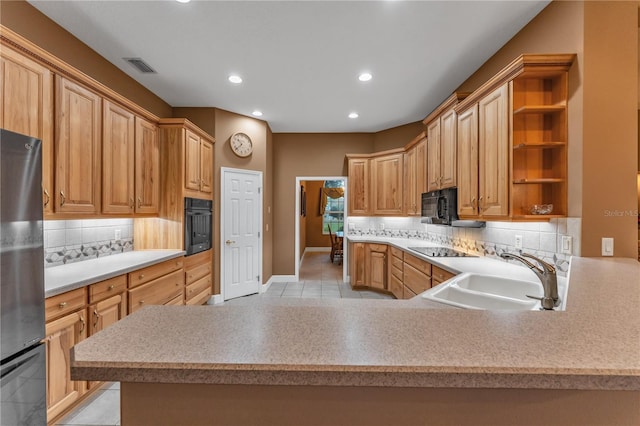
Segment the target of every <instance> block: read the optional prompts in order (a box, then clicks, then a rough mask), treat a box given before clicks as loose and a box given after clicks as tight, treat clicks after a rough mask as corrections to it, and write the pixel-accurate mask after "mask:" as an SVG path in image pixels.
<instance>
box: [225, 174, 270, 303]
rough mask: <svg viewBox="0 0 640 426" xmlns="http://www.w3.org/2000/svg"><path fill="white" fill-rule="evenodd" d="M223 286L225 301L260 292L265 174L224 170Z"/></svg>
mask: <svg viewBox="0 0 640 426" xmlns="http://www.w3.org/2000/svg"><path fill="white" fill-rule="evenodd" d="M221 180H222V206H221V210H222V215H221V221H222V223H221V227H220V229H221V232H220V234H221V237H222V238H221V242H222V250H221V253H222V261H221V265H222V271H221V272H222V279H223V282H222V287H223V294H222V295H223V298H224V300H229V299H233V298H235V297H240V296H246V295H248V294H253V293H258V292H259V291H260V285H261V282H260V276H261V247H262V246H261V243H260V229H261V226H262V194H261V186H262V173H261V172H255V171H250V170H238V169H227V168H223V169H222V179H221Z"/></svg>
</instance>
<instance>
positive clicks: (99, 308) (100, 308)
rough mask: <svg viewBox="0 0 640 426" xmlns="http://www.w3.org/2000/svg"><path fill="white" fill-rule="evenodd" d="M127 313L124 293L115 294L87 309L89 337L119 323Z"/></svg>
mask: <svg viewBox="0 0 640 426" xmlns="http://www.w3.org/2000/svg"><path fill="white" fill-rule="evenodd" d="M126 313H127V306H126V297H125V295H124V293H120V294H116V295H114V296H111V297H110V298H108V299H105V300H102V301H100V302H98V303H96V304H93V305H91V306H90V307H89V314H90V315H91V335H94V334H96V333H97V332H98V331H101V330H104V329H105V328H107V327H108V326H110V325H111V324H115V323H116V322H118V321H120V320H121V319H122V318H124V316H125V315H126Z"/></svg>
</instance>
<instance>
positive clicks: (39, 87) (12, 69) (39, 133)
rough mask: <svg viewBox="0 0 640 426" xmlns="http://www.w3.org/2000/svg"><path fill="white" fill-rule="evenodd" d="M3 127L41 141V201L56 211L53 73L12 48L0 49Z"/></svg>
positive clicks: (49, 210) (46, 208)
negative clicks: (53, 164)
mask: <svg viewBox="0 0 640 426" xmlns="http://www.w3.org/2000/svg"><path fill="white" fill-rule="evenodd" d="M0 99H1V101H0V127H1V128H3V129H7V130H11V131H12V132H16V133H21V134H23V135H28V136H32V137H35V138H38V139H40V140H41V141H42V198H43V208H44V212H45V213H52V212H53V200H52V198H51V196H52V194H53V167H52V161H53V73H52V72H51V71H50V70H49V69H48V68H46V67H45V66H43V65H41V64H40V63H39V62H36V61H35V60H33V59H31V58H29V57H27V56H25V55H23V54H21V53H19V52H17V51H15V50H13V49H11V48H9V47H4V46H3V48H2V49H0Z"/></svg>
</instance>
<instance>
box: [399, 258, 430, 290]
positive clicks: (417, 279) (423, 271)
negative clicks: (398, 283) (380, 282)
mask: <svg viewBox="0 0 640 426" xmlns="http://www.w3.org/2000/svg"><path fill="white" fill-rule="evenodd" d="M402 281H403V284H404V285H405V287H408V288H409V289H410V290H411V291H412V292H413V293H415V294H420V293H422V292H423V291H426V290H429V289H430V288H431V264H430V263H429V262H427V261H425V260H422V259H419V258H417V257H415V256H412V255H410V254H408V253H405V254H404V271H403V274H402Z"/></svg>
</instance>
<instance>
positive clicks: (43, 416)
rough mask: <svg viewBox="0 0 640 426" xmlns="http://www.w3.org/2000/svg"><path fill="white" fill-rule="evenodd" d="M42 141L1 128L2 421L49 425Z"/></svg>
mask: <svg viewBox="0 0 640 426" xmlns="http://www.w3.org/2000/svg"><path fill="white" fill-rule="evenodd" d="M44 333H45V323H44V250H43V237H42V149H41V142H40V140H38V139H34V138H31V137H28V136H24V135H20V134H17V133H13V132H10V131H7V130H3V129H0V353H1V356H0V400H1V407H0V425H2V426H5V425H29V426H31V425H46V423H47V407H46V355H45V345H44V343H42V340H43V339H44Z"/></svg>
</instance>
